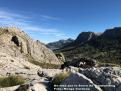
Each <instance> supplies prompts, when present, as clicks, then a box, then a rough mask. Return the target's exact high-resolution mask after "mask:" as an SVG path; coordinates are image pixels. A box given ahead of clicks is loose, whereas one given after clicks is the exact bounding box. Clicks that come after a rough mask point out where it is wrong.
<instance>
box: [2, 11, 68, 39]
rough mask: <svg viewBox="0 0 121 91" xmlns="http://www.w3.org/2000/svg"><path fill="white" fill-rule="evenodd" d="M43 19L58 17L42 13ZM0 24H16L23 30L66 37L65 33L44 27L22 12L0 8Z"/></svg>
mask: <svg viewBox="0 0 121 91" xmlns="http://www.w3.org/2000/svg"><path fill="white" fill-rule="evenodd" d="M41 18H43V19H57V18H54V17H51V16H46V15H41ZM0 19H1V20H0V25H1V26H16V27H19V28H21V29H22V30H25V31H28V32H32V33H34V34H36V33H37V34H38V33H39V34H44V35H52V37H58V38H66V37H65V34H64V33H62V32H60V31H59V30H57V29H55V28H43V27H42V26H40V25H34V24H32V22H31V19H30V18H29V17H26V16H24V15H21V14H16V13H11V12H8V11H3V10H0Z"/></svg>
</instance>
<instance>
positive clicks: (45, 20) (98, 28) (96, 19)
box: [0, 0, 121, 43]
mask: <svg viewBox="0 0 121 91" xmlns="http://www.w3.org/2000/svg"><path fill="white" fill-rule="evenodd" d="M0 26H16V27H19V28H21V29H22V30H24V31H25V32H26V33H27V34H29V35H30V36H31V37H32V38H34V39H35V40H36V39H38V40H40V41H42V42H44V43H48V42H52V41H57V40H59V39H67V38H73V39H75V38H76V37H77V36H78V34H79V33H81V32H82V31H94V32H103V31H104V30H105V29H107V28H113V27H118V26H121V0H0Z"/></svg>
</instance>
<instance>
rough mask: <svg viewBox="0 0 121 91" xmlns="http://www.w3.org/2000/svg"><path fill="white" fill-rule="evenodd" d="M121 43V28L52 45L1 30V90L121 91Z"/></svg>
mask: <svg viewBox="0 0 121 91" xmlns="http://www.w3.org/2000/svg"><path fill="white" fill-rule="evenodd" d="M120 44H121V28H120V27H116V28H114V29H108V30H106V31H105V32H104V33H102V34H96V33H93V32H82V33H80V34H79V36H78V37H77V39H76V40H72V39H68V40H61V41H58V42H54V43H49V44H48V45H45V44H43V43H41V42H40V41H39V40H37V41H34V40H33V39H31V38H30V37H29V36H28V35H27V34H26V33H24V32H23V31H21V30H20V29H18V28H15V27H6V28H0V50H1V51H0V91H121V68H120V63H121V60H120V55H121V54H120V53H121V52H120V49H121V45H120ZM46 46H47V47H49V48H50V49H49V48H47V47H46ZM51 49H52V50H53V49H54V52H55V53H54V52H53V51H52V50H51ZM55 49H56V50H55ZM57 53H58V54H57ZM59 53H60V54H61V55H59ZM62 57H63V58H64V57H65V58H64V60H60V58H62Z"/></svg>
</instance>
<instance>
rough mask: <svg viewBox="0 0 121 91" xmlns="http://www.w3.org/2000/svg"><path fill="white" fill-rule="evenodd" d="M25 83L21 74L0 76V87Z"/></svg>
mask: <svg viewBox="0 0 121 91" xmlns="http://www.w3.org/2000/svg"><path fill="white" fill-rule="evenodd" d="M23 83H25V79H24V78H23V77H22V76H9V77H1V78H0V87H10V86H16V85H20V84H23Z"/></svg>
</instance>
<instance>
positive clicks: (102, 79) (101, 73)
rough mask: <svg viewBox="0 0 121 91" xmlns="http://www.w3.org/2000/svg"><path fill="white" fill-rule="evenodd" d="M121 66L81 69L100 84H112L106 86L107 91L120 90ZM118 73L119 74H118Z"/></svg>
mask: <svg viewBox="0 0 121 91" xmlns="http://www.w3.org/2000/svg"><path fill="white" fill-rule="evenodd" d="M119 70H120V68H117V67H114V68H105V67H104V68H103V67H102V68H98V69H97V68H90V69H84V70H81V73H82V74H84V75H85V76H87V77H88V78H90V79H92V81H93V82H95V84H98V85H111V87H104V88H103V89H104V90H105V91H120V90H119V88H120V86H121V77H120V75H119ZM117 73H118V74H117Z"/></svg>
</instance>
